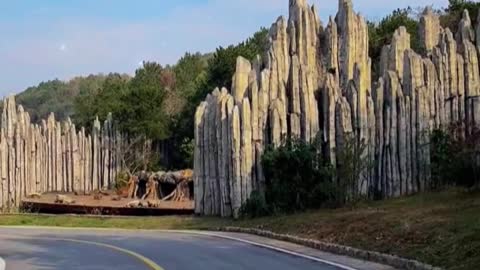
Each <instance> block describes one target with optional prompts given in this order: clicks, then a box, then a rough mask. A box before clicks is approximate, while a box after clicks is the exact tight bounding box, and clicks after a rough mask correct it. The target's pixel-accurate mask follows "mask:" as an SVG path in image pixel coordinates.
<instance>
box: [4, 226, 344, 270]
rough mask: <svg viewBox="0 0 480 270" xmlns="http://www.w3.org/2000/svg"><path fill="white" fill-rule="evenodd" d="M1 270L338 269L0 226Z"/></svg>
mask: <svg viewBox="0 0 480 270" xmlns="http://www.w3.org/2000/svg"><path fill="white" fill-rule="evenodd" d="M0 256H1V257H3V258H4V259H5V261H6V264H7V269H6V270H16V269H21V270H37V269H49V270H57V269H59V270H60V269H62V270H63V269H69V270H76V269H82V270H85V269H88V270H97V269H98V270H132V269H135V270H137V269H138V270H142V269H145V270H152V269H154V270H158V269H164V270H173V269H178V270H202V269H208V270H224V269H229V270H240V269H241V270H248V269H278V270H293V269H302V270H313V269H315V270H339V269H342V268H339V267H336V266H332V265H329V264H325V263H320V262H318V261H317V262H316V261H313V260H309V259H306V258H301V257H298V256H292V255H288V254H285V253H281V252H277V251H275V250H270V249H265V248H261V247H258V246H254V245H251V244H249V243H246V242H239V241H233V240H229V239H222V238H218V237H212V236H207V235H192V234H184V233H175V232H145V231H107V230H98V231H97V230H61V229H41V228H38V229H33V228H32V229H25V228H0Z"/></svg>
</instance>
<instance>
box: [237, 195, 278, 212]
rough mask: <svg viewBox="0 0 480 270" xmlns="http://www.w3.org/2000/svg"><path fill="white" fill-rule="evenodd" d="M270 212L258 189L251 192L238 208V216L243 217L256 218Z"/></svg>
mask: <svg viewBox="0 0 480 270" xmlns="http://www.w3.org/2000/svg"><path fill="white" fill-rule="evenodd" d="M271 213H272V212H271V209H270V208H269V207H268V205H267V202H266V201H265V198H264V197H263V196H262V194H261V193H260V192H258V191H254V192H252V194H251V195H250V198H249V199H248V200H247V202H245V203H244V204H243V205H242V207H241V208H240V216H242V217H244V218H258V217H263V216H268V215H270V214H271Z"/></svg>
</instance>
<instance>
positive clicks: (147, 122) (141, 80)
mask: <svg viewBox="0 0 480 270" xmlns="http://www.w3.org/2000/svg"><path fill="white" fill-rule="evenodd" d="M163 70H164V69H163V67H162V66H161V65H160V64H158V63H153V62H144V64H143V67H142V68H140V69H138V70H137V71H136V72H135V77H134V78H133V79H132V80H131V81H130V82H129V84H128V90H127V92H126V94H125V95H123V96H122V99H121V103H122V107H121V108H122V109H121V113H120V114H118V115H116V118H117V119H118V124H119V126H120V128H121V130H123V131H124V132H125V133H126V134H128V135H130V136H133V137H135V136H142V135H143V136H146V137H147V138H150V139H153V140H161V139H165V138H167V137H168V136H169V134H170V132H169V130H168V119H167V117H166V114H165V111H164V109H163V105H164V104H163V103H164V100H165V97H166V94H167V93H166V90H165V85H164V81H163V76H162V73H163Z"/></svg>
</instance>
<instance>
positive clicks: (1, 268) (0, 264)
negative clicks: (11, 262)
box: [0, 257, 6, 270]
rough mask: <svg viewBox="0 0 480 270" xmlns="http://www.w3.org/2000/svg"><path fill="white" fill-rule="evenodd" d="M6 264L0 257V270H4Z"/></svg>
mask: <svg viewBox="0 0 480 270" xmlns="http://www.w3.org/2000/svg"><path fill="white" fill-rule="evenodd" d="M5 267H6V264H5V261H4V260H3V259H2V257H0V270H5Z"/></svg>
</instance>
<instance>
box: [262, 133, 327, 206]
mask: <svg viewBox="0 0 480 270" xmlns="http://www.w3.org/2000/svg"><path fill="white" fill-rule="evenodd" d="M262 164H263V168H264V172H265V177H266V187H265V201H266V204H267V205H268V207H269V208H270V209H271V210H272V211H273V212H287V213H289V212H295V211H302V210H305V209H311V208H319V207H322V206H323V205H325V204H327V203H328V202H329V201H330V200H331V199H332V193H333V192H332V190H331V187H332V179H333V174H332V170H331V168H330V166H329V165H327V163H326V162H325V161H324V160H323V159H322V155H321V151H320V148H319V147H318V144H316V143H313V144H307V143H304V142H302V141H298V140H289V141H287V142H286V143H285V144H284V145H282V146H280V147H279V148H277V149H274V148H268V149H267V151H266V152H265V154H264V155H263V157H262Z"/></svg>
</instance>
